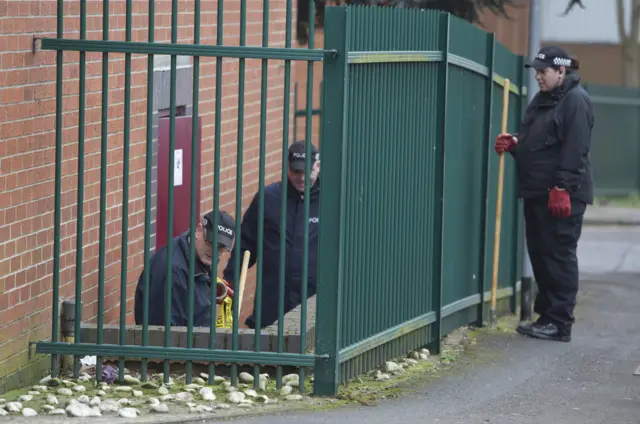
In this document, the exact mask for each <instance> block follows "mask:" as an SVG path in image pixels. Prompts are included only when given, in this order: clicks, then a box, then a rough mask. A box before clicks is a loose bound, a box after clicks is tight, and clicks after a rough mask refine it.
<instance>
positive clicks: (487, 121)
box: [475, 33, 496, 327]
mask: <svg viewBox="0 0 640 424" xmlns="http://www.w3.org/2000/svg"><path fill="white" fill-rule="evenodd" d="M495 48H496V35H495V34H494V33H490V34H487V57H486V62H485V64H486V66H487V69H488V70H489V75H488V76H487V80H486V81H485V83H486V86H485V96H486V97H485V98H486V102H485V104H486V105H487V110H485V115H484V125H485V131H486V136H487V143H486V145H485V146H484V151H483V154H484V155H485V157H484V158H483V164H482V192H483V193H484V208H483V210H482V220H481V222H482V224H481V225H482V240H483V243H482V248H481V249H480V267H481V268H480V275H479V278H478V291H479V294H480V304H479V305H478V314H477V317H476V323H475V324H476V325H477V326H480V327H481V326H483V325H484V304H485V297H484V293H485V287H484V283H485V275H486V269H487V249H486V246H487V236H488V234H487V217H488V216H489V214H488V211H489V208H490V207H491V206H490V204H489V197H490V196H489V187H490V185H489V174H490V169H491V168H490V164H491V157H492V155H491V154H492V151H493V143H492V142H491V140H492V136H493V125H492V121H493V84H494V82H493V73H494V70H495Z"/></svg>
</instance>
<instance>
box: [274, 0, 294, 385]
mask: <svg viewBox="0 0 640 424" xmlns="http://www.w3.org/2000/svg"><path fill="white" fill-rule="evenodd" d="M292 16H293V2H292V0H287V12H286V18H285V20H286V26H287V27H286V32H285V42H284V45H285V48H291V20H292ZM293 99H294V100H293V129H294V130H293V135H294V139H293V140H294V141H295V136H296V121H297V118H296V116H295V112H296V109H297V107H298V106H297V105H298V83H295V91H294V92H293ZM290 103H291V61H290V60H285V61H284V112H283V114H284V117H283V121H284V124H283V127H282V196H281V204H280V211H281V212H280V228H281V229H286V228H287V214H286V210H287V179H288V172H287V170H288V166H289V165H288V159H289V147H288V146H289V114H290V113H291V111H290ZM286 249H287V232H286V231H284V230H282V231H280V264H279V267H280V268H279V273H278V277H279V281H278V336H277V345H278V353H282V352H283V351H284V286H285V271H286ZM276 387H277V388H278V389H280V388H281V387H282V367H281V366H277V367H276Z"/></svg>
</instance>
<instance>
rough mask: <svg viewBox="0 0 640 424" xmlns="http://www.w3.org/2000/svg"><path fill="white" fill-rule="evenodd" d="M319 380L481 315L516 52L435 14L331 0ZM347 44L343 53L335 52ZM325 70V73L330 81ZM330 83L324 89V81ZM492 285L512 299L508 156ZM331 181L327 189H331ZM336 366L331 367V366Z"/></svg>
mask: <svg viewBox="0 0 640 424" xmlns="http://www.w3.org/2000/svg"><path fill="white" fill-rule="evenodd" d="M325 46H326V48H327V49H332V50H333V49H335V50H337V51H338V52H339V53H338V56H336V57H332V58H330V59H327V60H325V64H324V74H323V77H324V81H325V86H326V87H327V88H326V89H325V91H324V96H325V97H324V104H323V111H322V113H323V123H324V125H323V134H324V136H323V139H322V154H323V162H322V163H323V164H324V167H325V168H324V169H325V170H331V172H330V173H328V172H326V171H325V172H324V175H325V176H324V180H323V190H324V193H325V194H324V195H323V199H322V204H321V215H322V220H323V223H322V227H321V231H322V232H321V235H320V253H319V254H320V268H319V273H320V282H321V283H320V285H319V287H318V321H319V322H321V323H322V326H319V327H318V328H317V330H316V331H317V334H318V342H317V346H316V349H317V353H318V354H327V355H329V358H330V359H329V360H328V361H326V360H321V361H320V360H317V361H316V369H315V375H316V391H317V392H320V393H333V392H335V390H336V386H335V385H336V384H337V383H338V381H345V380H346V379H349V378H351V377H354V376H355V375H357V374H358V373H360V372H363V371H366V370H368V369H371V368H373V367H375V366H377V365H378V364H379V363H380V362H381V361H383V360H385V359H388V358H391V357H394V356H396V355H404V354H405V353H406V352H407V351H408V350H410V349H413V348H416V347H420V346H425V345H429V346H431V347H432V349H434V350H435V351H439V348H440V346H439V344H440V336H441V335H444V334H446V333H448V332H449V331H451V330H452V329H454V328H457V327H459V326H460V325H464V324H469V323H473V322H479V321H481V319H482V316H483V310H484V309H485V308H483V307H482V306H483V305H484V303H485V300H486V299H488V294H485V292H486V291H487V290H488V289H489V287H490V284H491V278H490V276H491V264H492V259H493V258H492V255H493V227H494V221H493V220H494V219H495V207H496V187H497V163H498V158H497V155H495V152H493V140H494V139H495V136H496V135H497V134H498V132H499V131H500V120H501V115H502V114H501V110H502V104H501V103H502V95H501V91H502V85H503V81H504V78H509V79H510V80H511V81H513V92H512V93H511V96H510V98H511V101H510V103H509V105H510V106H509V111H510V115H509V116H510V119H509V126H508V128H509V129H510V130H511V131H515V130H517V125H518V122H519V119H518V118H519V117H520V115H521V111H522V107H523V105H524V99H525V97H524V96H523V93H522V89H521V88H520V87H521V86H522V85H523V83H522V81H523V72H524V68H523V59H522V57H518V56H515V55H513V54H511V53H509V52H508V51H506V49H505V48H504V47H502V46H501V45H498V44H497V43H496V42H495V39H494V36H493V35H491V34H487V33H484V32H482V31H481V30H479V29H477V28H475V27H473V26H471V25H469V24H468V23H466V22H463V21H461V20H459V19H456V18H453V17H450V16H449V15H447V14H443V13H438V12H429V11H427V12H424V11H415V10H407V9H400V10H393V9H372V8H366V7H364V8H362V7H354V8H328V9H327V10H326V15H325ZM343 52H344V53H343ZM329 81H331V82H332V83H331V85H330V84H329V83H328V82H329ZM329 87H330V88H329ZM506 159H507V160H506V169H505V192H504V207H503V210H504V215H503V216H504V220H503V223H502V239H501V252H502V254H501V258H502V259H501V261H500V264H501V266H500V272H499V284H500V289H501V290H500V291H499V292H500V294H501V295H502V296H503V297H504V296H509V297H510V299H511V302H510V303H511V308H512V310H513V309H514V308H515V292H516V285H517V284H516V283H517V280H518V275H519V272H518V264H519V262H520V257H521V251H520V246H521V239H520V234H521V222H522V220H521V219H520V217H521V214H519V213H518V211H519V207H520V206H519V203H518V202H517V201H516V198H515V175H514V166H513V163H512V162H511V160H510V158H506ZM327 193H330V194H327ZM337 376H339V378H338V377H337Z"/></svg>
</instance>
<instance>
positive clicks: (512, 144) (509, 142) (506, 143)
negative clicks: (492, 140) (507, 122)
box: [495, 134, 518, 155]
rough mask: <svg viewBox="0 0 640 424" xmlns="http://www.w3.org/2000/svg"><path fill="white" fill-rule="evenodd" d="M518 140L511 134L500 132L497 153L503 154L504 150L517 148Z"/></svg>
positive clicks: (496, 147)
mask: <svg viewBox="0 0 640 424" xmlns="http://www.w3.org/2000/svg"><path fill="white" fill-rule="evenodd" d="M517 144H518V140H517V139H516V138H515V137H514V136H512V135H511V134H500V135H499V136H498V137H496V144H495V149H496V153H497V154H499V155H501V154H503V153H504V152H511V151H513V150H514V149H515V148H516V145H517Z"/></svg>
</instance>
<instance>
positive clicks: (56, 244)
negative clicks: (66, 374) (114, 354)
mask: <svg viewBox="0 0 640 424" xmlns="http://www.w3.org/2000/svg"><path fill="white" fill-rule="evenodd" d="M57 13H58V20H57V30H56V37H57V38H59V39H60V38H62V34H63V32H64V27H63V25H64V4H63V0H58V5H57ZM62 65H63V64H62V50H58V51H57V52H56V170H55V173H56V181H55V188H54V199H55V200H54V205H55V206H54V211H53V213H54V218H53V220H54V223H53V225H54V227H53V234H54V235H53V284H52V285H53V300H52V302H51V311H52V317H51V342H53V343H57V342H58V323H59V317H58V315H59V309H60V305H59V302H60V219H61V215H60V197H61V193H60V192H61V187H62V81H63V79H62V78H63V73H62ZM51 376H52V377H57V376H58V355H55V354H52V355H51Z"/></svg>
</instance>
